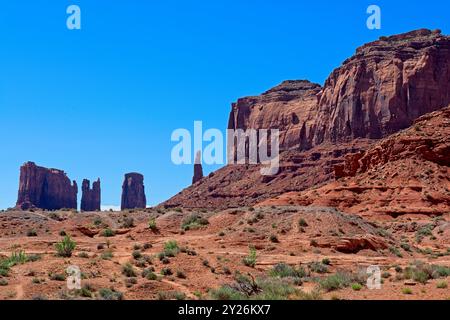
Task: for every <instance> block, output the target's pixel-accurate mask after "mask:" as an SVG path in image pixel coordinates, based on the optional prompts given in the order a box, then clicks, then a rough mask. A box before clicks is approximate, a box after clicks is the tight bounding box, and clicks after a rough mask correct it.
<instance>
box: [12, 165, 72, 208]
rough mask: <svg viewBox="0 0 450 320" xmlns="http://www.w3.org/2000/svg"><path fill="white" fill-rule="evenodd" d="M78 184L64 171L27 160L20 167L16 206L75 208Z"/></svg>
mask: <svg viewBox="0 0 450 320" xmlns="http://www.w3.org/2000/svg"><path fill="white" fill-rule="evenodd" d="M77 194H78V186H77V183H76V182H75V181H73V184H72V183H71V182H70V180H69V178H68V177H67V175H66V173H65V172H64V171H62V170H58V169H47V168H44V167H39V166H37V165H36V164H35V163H34V162H27V163H25V164H24V165H23V166H22V167H21V168H20V181H19V192H18V198H17V204H16V206H17V208H19V209H22V210H27V209H30V208H33V207H34V208H40V209H46V210H59V209H63V208H67V209H77Z"/></svg>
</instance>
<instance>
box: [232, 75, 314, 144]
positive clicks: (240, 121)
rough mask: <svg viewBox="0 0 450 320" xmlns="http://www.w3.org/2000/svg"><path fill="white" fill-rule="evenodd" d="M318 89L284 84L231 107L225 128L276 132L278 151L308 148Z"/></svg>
mask: <svg viewBox="0 0 450 320" xmlns="http://www.w3.org/2000/svg"><path fill="white" fill-rule="evenodd" d="M320 90H321V86H320V85H318V84H315V83H311V82H309V81H307V80H299V81H285V82H283V83H282V84H280V85H279V86H277V87H275V88H273V89H271V90H269V91H267V92H265V93H263V94H262V95H261V96H257V97H246V98H242V99H239V100H238V101H237V102H236V103H233V104H232V108H231V113H230V117H229V120H228V129H234V130H236V129H243V130H247V129H278V130H280V149H282V150H286V149H290V148H304V149H306V148H307V147H309V146H310V143H309V142H308V141H307V138H306V137H308V136H311V133H310V131H311V127H312V125H313V124H314V119H315V117H316V110H317V103H318V94H319V92H320Z"/></svg>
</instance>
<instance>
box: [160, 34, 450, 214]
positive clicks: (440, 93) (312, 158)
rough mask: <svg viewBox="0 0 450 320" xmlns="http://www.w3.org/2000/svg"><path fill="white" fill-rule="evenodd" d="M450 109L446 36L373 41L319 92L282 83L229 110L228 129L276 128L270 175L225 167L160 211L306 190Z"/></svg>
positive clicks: (248, 202) (308, 85) (449, 60)
mask: <svg viewBox="0 0 450 320" xmlns="http://www.w3.org/2000/svg"><path fill="white" fill-rule="evenodd" d="M449 103H450V37H447V36H444V35H442V34H441V33H440V32H439V31H429V30H416V31H412V32H409V33H405V34H401V35H397V36H392V37H383V38H380V40H378V41H375V42H372V43H369V44H366V45H364V46H362V47H361V48H359V49H357V52H356V54H355V55H354V56H353V57H351V58H349V59H347V60H346V61H345V62H344V63H343V65H342V66H341V67H339V68H338V69H336V70H334V71H333V72H332V74H331V75H330V76H329V78H328V79H327V80H326V82H325V85H324V86H323V87H321V86H320V85H318V84H313V83H311V82H308V81H305V80H300V81H286V82H283V83H282V84H281V85H279V86H277V87H275V88H273V89H271V90H269V91H267V92H265V93H264V94H262V95H260V96H257V97H246V98H242V99H239V100H238V101H237V102H236V103H234V104H233V105H232V110H231V113H230V117H229V121H228V128H230V129H242V130H247V129H279V130H280V144H281V145H280V149H281V153H280V161H281V168H280V172H279V173H278V175H277V176H272V177H270V176H269V177H261V175H260V174H259V169H260V168H259V166H251V165H250V166H241V165H229V166H226V167H225V168H223V169H221V170H219V171H217V172H215V173H214V174H213V175H211V176H210V177H207V178H204V179H202V181H201V182H199V183H197V184H195V185H194V186H192V187H190V188H188V189H186V190H183V191H182V192H181V193H180V194H178V195H176V196H175V197H174V198H172V199H170V200H169V201H167V202H165V203H164V205H167V206H184V205H186V204H187V206H195V207H201V206H205V207H210V206H219V207H222V206H228V207H233V206H237V205H243V204H244V205H251V204H255V203H257V202H259V201H261V200H263V198H270V197H273V196H275V195H277V194H281V193H283V190H284V191H285V192H286V191H292V190H296V191H301V190H305V189H307V188H310V187H312V186H314V185H317V184H321V183H324V182H327V181H329V180H331V179H333V178H334V169H333V167H334V166H335V165H338V164H341V163H343V161H344V160H345V159H344V156H345V155H346V154H348V153H355V152H358V151H364V150H367V148H368V147H369V146H370V145H371V144H373V143H375V142H376V141H378V140H379V139H381V138H384V137H387V136H389V135H390V134H393V133H395V132H398V131H399V130H402V129H404V128H407V127H408V126H410V125H411V124H412V123H413V122H414V120H415V119H417V118H418V117H420V116H421V115H424V114H426V113H429V112H433V111H435V110H439V109H441V108H443V107H445V106H447V105H448V104H449ZM350 165H351V164H350ZM341 168H342V170H344V171H346V170H349V168H345V167H341ZM354 169H355V168H350V170H354ZM340 174H341V173H338V175H340ZM342 174H345V172H343V173H342Z"/></svg>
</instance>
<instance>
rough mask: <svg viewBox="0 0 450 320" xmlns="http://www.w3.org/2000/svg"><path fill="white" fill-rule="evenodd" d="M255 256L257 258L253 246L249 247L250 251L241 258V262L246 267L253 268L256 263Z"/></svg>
mask: <svg viewBox="0 0 450 320" xmlns="http://www.w3.org/2000/svg"><path fill="white" fill-rule="evenodd" d="M256 258H257V254H256V249H255V247H250V252H249V254H248V256H246V257H245V258H244V259H242V262H243V263H244V265H246V266H247V267H251V268H254V267H255V265H256Z"/></svg>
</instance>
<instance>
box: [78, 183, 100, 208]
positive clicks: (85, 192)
mask: <svg viewBox="0 0 450 320" xmlns="http://www.w3.org/2000/svg"><path fill="white" fill-rule="evenodd" d="M81 190H82V196H81V211H100V207H101V187H100V179H98V180H97V181H95V182H94V183H93V184H92V189H91V182H90V181H89V180H87V179H84V180H83V184H82V186H81Z"/></svg>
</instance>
